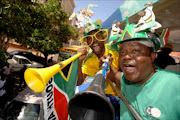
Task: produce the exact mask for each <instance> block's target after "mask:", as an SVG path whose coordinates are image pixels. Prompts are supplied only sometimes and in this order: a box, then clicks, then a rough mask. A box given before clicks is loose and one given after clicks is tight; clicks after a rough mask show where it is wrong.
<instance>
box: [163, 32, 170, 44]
mask: <svg viewBox="0 0 180 120" xmlns="http://www.w3.org/2000/svg"><path fill="white" fill-rule="evenodd" d="M168 37H169V29H167V31H166V33H165V36H164V44H166V43H167V41H168Z"/></svg>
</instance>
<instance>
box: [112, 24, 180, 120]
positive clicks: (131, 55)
mask: <svg viewBox="0 0 180 120" xmlns="http://www.w3.org/2000/svg"><path fill="white" fill-rule="evenodd" d="M133 28H134V24H131V25H129V24H127V27H126V28H125V29H124V31H123V34H122V37H121V38H120V39H119V40H118V42H117V43H116V44H117V45H119V46H120V47H119V60H118V61H119V63H120V69H121V70H122V72H118V71H117V70H114V69H113V67H112V68H111V69H110V70H111V71H110V74H111V73H113V74H115V77H116V80H119V81H120V84H121V92H122V94H123V95H124V97H125V98H126V100H127V101H128V102H129V103H130V104H131V105H132V107H133V108H134V109H135V110H136V112H137V113H139V115H140V117H141V118H142V119H143V120H150V119H157V120H160V119H161V120H164V119H167V120H170V119H171V120H178V119H180V107H179V104H180V73H176V72H172V71H168V70H164V69H160V68H158V67H157V66H155V64H154V60H155V58H156V53H155V52H156V51H157V50H158V49H159V48H160V46H161V45H159V44H160V43H159V42H158V40H159V39H156V38H155V37H151V38H150V37H149V36H148V34H147V33H145V32H137V33H135V32H134V29H133ZM110 60H111V59H110ZM120 119H121V120H126V119H131V120H133V119H135V116H133V114H132V113H131V112H130V110H129V109H128V107H127V106H126V103H125V102H124V101H121V105H120Z"/></svg>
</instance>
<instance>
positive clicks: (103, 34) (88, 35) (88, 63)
mask: <svg viewBox="0 0 180 120" xmlns="http://www.w3.org/2000/svg"><path fill="white" fill-rule="evenodd" d="M107 38H108V31H107V30H105V29H102V28H101V26H100V24H99V22H96V23H92V24H88V25H87V27H86V28H85V32H84V36H83V37H82V38H81V39H80V42H81V43H82V45H83V47H81V48H79V49H78V52H81V53H82V56H81V57H79V62H78V81H77V85H81V84H82V83H83V82H84V80H85V78H86V77H94V76H95V74H96V72H98V71H99V70H100V65H99V59H100V58H101V57H102V56H104V55H108V54H109V53H111V54H112V57H113V58H114V59H113V62H112V66H113V67H114V68H115V69H116V70H118V69H119V63H118V55H119V54H118V52H117V51H116V50H115V49H112V48H111V45H110V44H104V41H105V40H107ZM84 43H85V44H84ZM87 47H90V48H91V50H92V52H91V53H89V54H88V52H87V49H86V48H87ZM112 80H113V79H112ZM105 93H106V95H107V97H108V98H109V99H110V101H111V100H112V99H113V102H115V103H114V104H113V106H114V107H116V108H115V112H116V113H115V116H116V120H119V101H120V100H119V96H118V94H117V93H116V92H115V90H114V89H113V88H112V87H111V86H110V84H109V83H108V80H107V85H106V90H105ZM114 96H117V97H114Z"/></svg>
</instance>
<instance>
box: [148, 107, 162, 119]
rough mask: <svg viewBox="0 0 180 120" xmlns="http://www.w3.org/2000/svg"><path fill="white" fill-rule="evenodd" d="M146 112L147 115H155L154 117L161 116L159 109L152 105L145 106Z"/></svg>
mask: <svg viewBox="0 0 180 120" xmlns="http://www.w3.org/2000/svg"><path fill="white" fill-rule="evenodd" d="M146 113H147V114H148V115H151V116H153V117H155V118H158V117H160V116H161V111H160V110H159V109H158V108H155V107H152V106H148V107H147V108H146Z"/></svg>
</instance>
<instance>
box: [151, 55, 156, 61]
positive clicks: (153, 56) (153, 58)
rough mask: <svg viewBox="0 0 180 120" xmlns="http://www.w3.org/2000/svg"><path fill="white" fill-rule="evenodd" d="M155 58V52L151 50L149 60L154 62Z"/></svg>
mask: <svg viewBox="0 0 180 120" xmlns="http://www.w3.org/2000/svg"><path fill="white" fill-rule="evenodd" d="M155 59H156V53H155V52H151V60H152V62H153V63H154V60H155Z"/></svg>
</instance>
